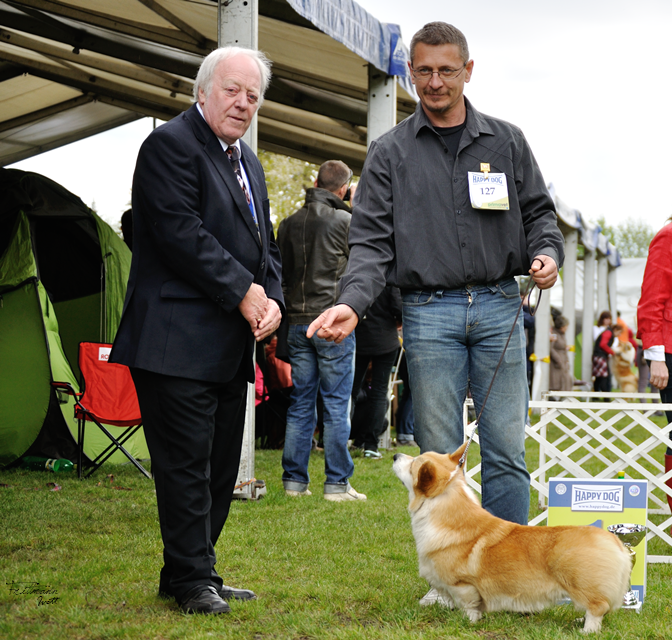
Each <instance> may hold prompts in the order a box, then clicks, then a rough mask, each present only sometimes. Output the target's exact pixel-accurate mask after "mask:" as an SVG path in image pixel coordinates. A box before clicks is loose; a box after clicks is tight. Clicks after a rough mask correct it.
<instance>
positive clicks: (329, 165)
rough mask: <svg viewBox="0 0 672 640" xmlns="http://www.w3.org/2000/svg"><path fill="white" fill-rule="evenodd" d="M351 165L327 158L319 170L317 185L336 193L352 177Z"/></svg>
mask: <svg viewBox="0 0 672 640" xmlns="http://www.w3.org/2000/svg"><path fill="white" fill-rule="evenodd" d="M351 177H352V171H351V170H350V167H349V166H348V165H347V164H345V162H341V161H340V160H327V161H326V162H325V163H324V164H322V165H321V166H320V169H319V171H318V172H317V186H318V187H319V188H320V189H326V190H327V191H331V192H332V193H336V192H337V191H338V190H339V189H340V188H341V187H342V186H343V185H344V184H346V182H348V180H350V178H351Z"/></svg>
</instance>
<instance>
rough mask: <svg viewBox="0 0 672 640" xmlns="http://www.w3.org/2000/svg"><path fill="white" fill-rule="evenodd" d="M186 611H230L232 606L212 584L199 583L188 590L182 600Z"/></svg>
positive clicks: (183, 609) (211, 612) (213, 612)
mask: <svg viewBox="0 0 672 640" xmlns="http://www.w3.org/2000/svg"><path fill="white" fill-rule="evenodd" d="M180 608H181V609H182V611H184V612H185V613H210V614H219V613H229V611H231V607H229V605H228V604H227V603H226V601H224V600H222V599H221V598H220V597H219V595H218V594H217V589H215V587H212V586H209V585H208V586H205V585H199V586H197V587H194V588H193V589H190V590H189V591H187V593H186V594H185V595H184V598H182V601H181V602H180Z"/></svg>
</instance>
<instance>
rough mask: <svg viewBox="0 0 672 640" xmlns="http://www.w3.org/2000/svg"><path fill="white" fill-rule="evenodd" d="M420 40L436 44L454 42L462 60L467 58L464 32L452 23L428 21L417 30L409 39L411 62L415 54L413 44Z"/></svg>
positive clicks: (467, 50) (464, 60)
mask: <svg viewBox="0 0 672 640" xmlns="http://www.w3.org/2000/svg"><path fill="white" fill-rule="evenodd" d="M419 42H422V43H423V44H429V45H432V46H436V45H439V44H456V45H457V46H458V48H459V49H460V56H461V57H462V62H464V63H466V62H467V61H468V60H469V45H468V44H467V39H466V38H465V37H464V34H463V33H462V32H461V31H460V30H459V29H458V28H457V27H454V26H453V25H452V24H448V23H447V22H428V23H427V24H426V25H425V26H424V27H422V29H420V31H418V32H417V33H416V34H415V35H414V36H413V39H412V40H411V64H413V57H414V56H415V46H416V45H417V44H418V43H419Z"/></svg>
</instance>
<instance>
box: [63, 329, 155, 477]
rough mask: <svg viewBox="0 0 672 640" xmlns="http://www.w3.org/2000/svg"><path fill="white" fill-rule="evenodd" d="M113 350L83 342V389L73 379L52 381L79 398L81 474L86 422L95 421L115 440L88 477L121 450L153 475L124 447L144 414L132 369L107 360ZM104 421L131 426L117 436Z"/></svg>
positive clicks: (76, 412) (78, 418)
mask: <svg viewBox="0 0 672 640" xmlns="http://www.w3.org/2000/svg"><path fill="white" fill-rule="evenodd" d="M111 349H112V345H111V344H104V343H100V342H80V343H79V369H80V371H81V373H82V388H83V389H84V391H83V392H81V393H78V392H77V391H75V389H74V387H73V386H72V385H71V384H70V383H69V382H52V383H51V385H52V386H53V387H54V388H55V389H59V390H60V391H64V392H65V393H67V394H68V395H71V396H73V397H74V399H75V418H77V421H78V433H77V456H78V460H77V463H78V464H77V475H78V476H79V477H80V478H81V477H82V456H83V453H84V431H85V428H86V423H87V422H94V423H95V424H96V425H97V426H98V428H99V429H100V430H101V431H102V432H103V433H104V434H105V435H106V436H107V437H108V438H109V439H110V441H111V443H110V445H109V446H108V447H107V448H106V449H105V450H104V451H103V452H102V453H100V454H99V455H98V456H97V457H96V458H95V460H93V468H92V469H91V470H90V471H89V472H88V473H87V474H86V476H85V477H87V478H88V477H89V476H90V475H91V474H92V473H94V471H96V470H97V469H98V468H99V467H100V466H101V465H102V464H103V463H104V462H105V461H106V460H107V459H108V458H109V457H110V456H111V455H112V454H113V453H114V452H115V451H116V450H117V449H119V450H120V451H121V452H122V453H123V454H124V455H125V456H126V457H127V458H128V459H129V460H130V461H131V462H132V463H133V464H134V465H135V466H136V467H137V469H138V470H139V471H140V472H141V473H143V474H144V475H145V476H147V477H148V478H151V477H152V476H151V475H150V474H149V473H148V472H147V470H146V469H145V468H144V467H143V466H142V465H141V464H140V463H139V462H138V461H137V460H136V459H135V458H134V457H133V456H132V455H131V454H130V453H129V452H128V451H127V450H126V449H125V448H124V446H123V445H124V443H125V442H126V441H127V440H128V439H129V438H130V437H131V436H132V435H133V434H134V433H136V432H137V431H138V429H140V427H141V426H142V417H141V415H140V407H139V405H138V396H137V393H136V391H135V384H134V383H133V378H132V377H131V372H130V371H129V369H128V367H126V366H124V365H122V364H116V363H114V362H108V361H107V359H108V357H109V355H110V350H111ZM103 423H105V424H108V425H114V426H117V427H128V429H127V431H126V432H125V433H124V434H123V436H122V437H120V438H119V439H117V438H115V437H114V436H113V435H112V434H111V433H110V431H109V430H108V429H107V428H106V427H105V425H104V424H103Z"/></svg>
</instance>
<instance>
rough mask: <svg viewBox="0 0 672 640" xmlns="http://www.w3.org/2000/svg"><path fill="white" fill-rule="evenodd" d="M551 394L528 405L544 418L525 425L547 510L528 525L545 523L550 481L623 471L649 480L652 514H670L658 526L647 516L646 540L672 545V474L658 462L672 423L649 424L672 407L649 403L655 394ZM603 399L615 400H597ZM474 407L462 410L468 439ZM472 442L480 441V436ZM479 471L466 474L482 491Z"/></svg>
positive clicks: (661, 558)
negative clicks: (535, 455) (670, 482)
mask: <svg viewBox="0 0 672 640" xmlns="http://www.w3.org/2000/svg"><path fill="white" fill-rule="evenodd" d="M553 396H554V399H553V400H551V399H548V398H545V399H543V400H541V401H536V402H530V410H531V411H533V412H535V413H540V414H541V415H540V418H539V422H537V423H536V424H535V425H534V426H531V425H529V424H528V425H527V426H526V427H525V432H526V436H527V438H531V439H533V440H535V441H536V442H537V443H538V445H539V459H538V464H537V465H536V467H534V465H531V464H530V463H529V462H528V470H529V472H530V476H531V484H532V488H533V489H536V490H537V492H538V493H539V507H540V508H541V509H544V511H543V512H542V513H541V514H539V515H538V516H537V517H536V518H534V519H532V520H531V521H530V524H531V525H536V524H539V523H541V522H544V521H546V520H547V511H546V506H547V504H548V479H549V478H550V477H573V478H615V477H617V475H618V473H619V472H624V473H625V477H630V478H644V479H646V480H647V481H648V499H649V503H648V505H649V508H648V514H649V516H650V515H652V514H657V515H666V516H670V517H667V518H664V519H663V522H661V523H660V524H655V523H654V522H652V521H651V519H650V517H649V518H648V521H647V527H648V534H647V539H648V540H651V539H652V538H654V537H658V538H660V539H661V540H663V541H664V542H665V543H666V544H667V545H669V546H670V547H672V537H670V533H669V527H670V526H671V525H672V516H671V515H670V509H669V507H668V504H667V495H672V489H671V488H670V487H668V486H667V485H666V482H667V481H668V480H669V479H670V478H672V471H671V472H669V473H668V474H665V468H664V466H663V464H662V463H661V462H660V460H662V455H663V453H664V451H665V447H668V446H672V441H671V439H670V438H671V435H670V432H671V431H672V424H667V425H665V426H664V427H663V428H661V427H659V426H658V425H656V424H655V423H654V422H653V421H652V420H651V417H652V415H653V414H654V412H657V411H672V404H660V403H657V404H653V403H651V402H645V401H646V400H650V401H651V400H656V399H658V398H659V396H658V395H657V394H629V395H626V394H621V393H594V392H563V393H560V392H554V393H553ZM605 397H608V398H610V399H611V400H612V402H598V401H595V400H597V399H598V398H600V399H601V398H605ZM470 406H473V405H472V404H471V400H468V401H467V403H466V404H465V409H464V417H465V420H464V423H465V434H467V435H468V434H470V433H471V430H472V429H473V423H469V421H468V408H469V407H470ZM474 440H475V442H478V436H476V437H475V438H474ZM654 450H655V451H654ZM532 467H534V468H532ZM480 470H481V466H480V463H479V464H477V465H474V466H473V467H470V468H468V469H467V472H466V473H467V480H468V482H469V485H470V486H471V487H472V488H473V489H474V490H476V491H477V492H479V493H480V490H481V487H480V485H479V484H478V482H477V481H476V479H475V476H476V475H477V474H478V473H479V472H480ZM647 560H648V561H649V562H672V554H671V555H649V556H648V558H647Z"/></svg>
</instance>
